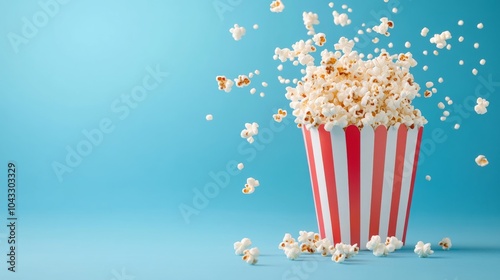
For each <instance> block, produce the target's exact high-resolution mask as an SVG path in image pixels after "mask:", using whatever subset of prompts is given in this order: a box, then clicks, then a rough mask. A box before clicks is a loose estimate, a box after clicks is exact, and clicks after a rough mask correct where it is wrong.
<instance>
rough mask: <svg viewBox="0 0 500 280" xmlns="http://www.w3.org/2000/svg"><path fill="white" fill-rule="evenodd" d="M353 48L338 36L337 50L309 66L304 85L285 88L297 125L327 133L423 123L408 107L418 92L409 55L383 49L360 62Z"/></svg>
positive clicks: (322, 53) (352, 43) (414, 62)
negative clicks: (322, 127) (350, 127)
mask: <svg viewBox="0 0 500 280" xmlns="http://www.w3.org/2000/svg"><path fill="white" fill-rule="evenodd" d="M353 47H354V41H353V40H348V39H347V38H345V37H342V38H340V40H339V42H338V43H336V44H335V45H334V48H335V50H336V52H331V51H327V50H324V51H322V52H321V63H320V65H318V66H315V65H308V66H307V67H306V69H305V70H304V69H303V70H304V71H303V73H305V76H304V77H303V78H302V81H299V82H298V83H297V85H296V87H287V88H286V90H287V93H286V95H285V96H286V98H287V99H288V100H289V101H290V107H291V108H292V109H293V112H292V114H293V115H294V116H295V117H296V119H295V122H296V123H297V124H298V125H299V126H302V125H304V126H306V128H310V127H318V126H319V125H322V124H324V125H325V129H327V130H331V129H332V128H333V126H340V127H346V126H347V125H350V124H353V125H357V126H358V127H363V126H368V125H371V126H373V127H376V126H378V125H386V126H391V125H395V124H396V123H404V124H405V125H407V126H410V127H415V126H417V127H418V126H422V125H424V124H425V123H427V120H426V119H425V118H424V117H423V116H422V115H421V112H420V111H419V110H416V109H414V108H413V106H412V105H411V101H412V100H413V99H414V98H415V97H416V96H417V95H418V90H419V89H420V86H419V85H418V84H417V83H415V82H414V78H413V75H411V74H410V73H409V69H410V68H411V67H414V66H416V65H417V62H416V61H415V59H414V58H413V56H412V54H411V53H409V52H408V53H406V54H399V55H389V54H388V53H387V52H385V51H383V52H381V53H380V55H378V57H376V58H374V59H370V57H372V56H371V54H369V55H368V56H367V57H368V58H369V60H363V59H361V58H360V55H359V54H358V52H356V51H352V49H353ZM397 73H401V75H399V74H397ZM389 84H390V85H389ZM384 91H386V92H387V93H384Z"/></svg>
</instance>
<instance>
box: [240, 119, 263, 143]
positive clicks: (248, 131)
mask: <svg viewBox="0 0 500 280" xmlns="http://www.w3.org/2000/svg"><path fill="white" fill-rule="evenodd" d="M258 133H259V125H258V124H257V123H256V122H254V123H251V124H250V123H246V124H245V129H243V130H242V131H241V134H240V135H241V138H245V139H247V141H248V142H249V143H250V144H251V143H253V141H254V139H253V136H255V135H257V134H258Z"/></svg>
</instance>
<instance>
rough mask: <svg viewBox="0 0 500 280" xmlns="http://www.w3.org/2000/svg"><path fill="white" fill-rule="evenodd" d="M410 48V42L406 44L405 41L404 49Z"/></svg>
mask: <svg viewBox="0 0 500 280" xmlns="http://www.w3.org/2000/svg"><path fill="white" fill-rule="evenodd" d="M410 47H411V43H410V42H408V41H406V43H405V48H407V49H409V48H410Z"/></svg>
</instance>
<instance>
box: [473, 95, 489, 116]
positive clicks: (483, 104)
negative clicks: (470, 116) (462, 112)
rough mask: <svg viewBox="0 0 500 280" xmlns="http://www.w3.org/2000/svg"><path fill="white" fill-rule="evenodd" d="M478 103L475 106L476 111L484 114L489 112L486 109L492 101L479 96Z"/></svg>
mask: <svg viewBox="0 0 500 280" xmlns="http://www.w3.org/2000/svg"><path fill="white" fill-rule="evenodd" d="M476 102H477V105H476V106H474V111H476V113H478V114H479V115H484V114H486V112H488V109H486V108H487V107H488V106H489V105H490V102H489V101H487V100H486V99H483V98H481V97H479V98H478V99H477V100H476Z"/></svg>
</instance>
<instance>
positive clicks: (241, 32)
mask: <svg viewBox="0 0 500 280" xmlns="http://www.w3.org/2000/svg"><path fill="white" fill-rule="evenodd" d="M229 32H231V34H232V35H233V39H234V40H235V41H239V40H241V38H242V37H243V36H245V33H246V29H245V27H242V26H239V25H238V24H235V25H234V27H232V28H230V29H229Z"/></svg>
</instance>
